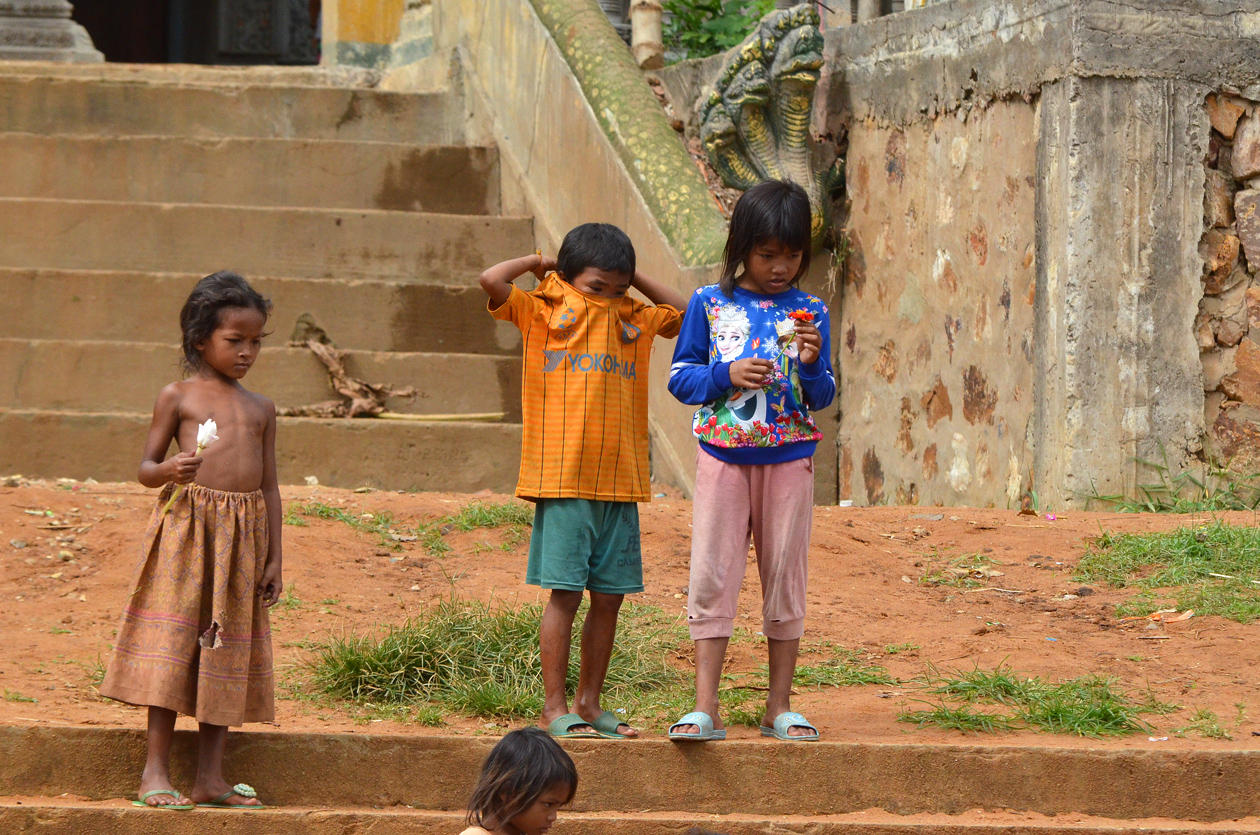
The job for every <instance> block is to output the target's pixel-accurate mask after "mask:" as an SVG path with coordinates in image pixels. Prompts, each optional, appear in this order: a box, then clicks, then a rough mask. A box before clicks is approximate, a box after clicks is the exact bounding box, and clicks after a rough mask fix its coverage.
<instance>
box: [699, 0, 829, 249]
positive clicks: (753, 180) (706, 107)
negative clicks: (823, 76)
mask: <svg viewBox="0 0 1260 835" xmlns="http://www.w3.org/2000/svg"><path fill="white" fill-rule="evenodd" d="M822 49H823V39H822V34H821V33H820V32H819V31H818V12H817V11H815V10H814V8H813V7H812V6H809V5H805V4H802V5H799V6H795V7H793V8H791V9H784V10H781V11H777V12H773V13H771V14H769V15H766V17H765V18H763V19H762V21H761V23H760V24H759V25H758V26H757V30H756V31H755V32H753V33H752V34H751V35H749V36H748V37H747V38H745V39H744V41H743V43H741V44H740V45H739V46H737V47H735V48H734V49H733V50H731V52H730V53H729V54H728V56H727V59H726V61H725V62H724V63H723V65H722V71H721V73H719V75H718V78H717V81H716V82H715V83H714V89H713V91H712V92H710V93H709V95H708V97H707V98H706V99H705V100H704V104H703V105H702V106H701V108H700V140H701V142H702V143H703V144H704V148H705V152H706V153H707V154H708V157H709V161H710V163H712V165H713V168H714V170H716V171H717V172H718V175H719V176H720V177H721V178H722V180H723V182H725V183H726V184H727V185H728V186H730V187H732V188H737V189H741V190H743V189H748V188H751V187H752V186H754V185H756V184H757V183H759V182H761V181H762V180H767V179H775V180H792V181H793V182H796V183H799V184H800V185H801V186H803V187H804V188H805V191H806V193H808V194H809V202H810V206H811V208H812V209H813V223H812V229H811V231H812V233H813V240H814V243H815V245H818V244H820V243H821V241H822V238H823V234H824V232H825V230H826V229H827V226H828V220H827V214H828V212H827V203H828V201H827V200H826V199H825V198H826V195H827V193H828V192H829V191H830V190H831V189H832V188H833V187H834V186H835V185H836V183H837V181H838V180H839V177H840V170H841V169H840V167H839V164H837V165H835V166H832V167H831V168H829V169H828V170H826V171H823V172H815V171H814V170H813V166H812V165H811V162H810V145H809V138H810V137H809V117H810V107H811V101H812V99H813V95H814V88H815V87H816V86H817V84H818V71H819V69H820V68H821V67H822V62H823V58H822Z"/></svg>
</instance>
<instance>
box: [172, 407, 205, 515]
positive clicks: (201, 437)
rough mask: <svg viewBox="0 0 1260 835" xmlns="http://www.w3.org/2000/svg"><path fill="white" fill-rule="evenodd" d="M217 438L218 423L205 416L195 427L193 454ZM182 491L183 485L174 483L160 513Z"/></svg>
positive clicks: (197, 453) (196, 453) (198, 453)
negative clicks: (195, 445) (202, 421)
mask: <svg viewBox="0 0 1260 835" xmlns="http://www.w3.org/2000/svg"><path fill="white" fill-rule="evenodd" d="M217 440H219V425H218V424H217V423H215V422H214V418H207V419H206V422H205V423H203V424H201V425H200V426H198V427H197V449H196V451H195V452H193V455H200V454H201V451H202V450H203V449H205V448H206V447H208V446H210V445H211V444H212V443H214V442H215V441H217ZM182 492H184V485H182V484H177V485H175V490H174V491H173V492H172V493H171V497H170V498H169V499H167V500H166V504H165V505H163V506H162V513H161V514H160V515H162V516H165V515H166V512H167V511H168V510H170V509H171V505H173V504H175V500H176V499H178V498H179V494H180V493H182Z"/></svg>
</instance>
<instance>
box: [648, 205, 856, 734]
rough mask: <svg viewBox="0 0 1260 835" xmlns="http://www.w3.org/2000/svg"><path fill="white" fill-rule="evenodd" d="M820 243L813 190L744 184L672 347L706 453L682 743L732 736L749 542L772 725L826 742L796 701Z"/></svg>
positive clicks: (817, 402)
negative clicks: (690, 694)
mask: <svg viewBox="0 0 1260 835" xmlns="http://www.w3.org/2000/svg"><path fill="white" fill-rule="evenodd" d="M809 247H810V208H809V198H808V197H807V196H806V195H805V191H804V190H803V189H802V188H801V187H800V186H798V185H796V184H794V183H788V182H781V181H778V180H770V181H767V182H764V183H761V184H759V185H757V186H754V187H753V188H751V189H749V190H748V191H747V192H745V193H744V195H743V196H742V197H741V198H740V200H739V202H738V203H737V204H736V205H735V211H734V213H733V214H732V216H731V229H730V234H729V236H728V237H727V241H726V254H725V263H724V265H723V270H722V277H721V280H720V282H719V283H718V284H714V285H709V286H707V287H701V288H700V289H698V290H696V292H695V295H693V296H692V297H691V301H690V303H689V304H688V306H687V313H686V315H685V316H684V318H683V325H682V331H681V332H680V333H679V335H678V343H677V346H676V347H675V349H674V361H673V365H672V366H671V368H670V376H669V390H670V392H672V393H673V395H674V396H675V397H677V398H678V399H679V400H681V401H682V402H684V403H694V404H698V405H699V406H700V408H699V409H698V410H697V411H696V413H695V418H694V419H693V421H692V430H693V431H694V432H695V435H696V437H697V438H698V439H699V441H700V450H699V453H698V455H697V461H696V491H695V501H694V518H693V525H692V528H693V529H692V543H691V580H690V585H689V592H688V599H687V623H688V627H689V629H690V632H691V638H692V640H693V641H695V643H696V709H695V710H694V711H693V712H691V713H688V714H686V715H685V716H683V717H682V718H681V719H679V720H678V721H677V722H676V723H674V724H673V725H671V726H670V728H669V738H670V739H673V740H678V741H706V740H714V739H725V738H726V730H725V727H724V725H723V724H722V721H721V717H720V716H719V715H718V682H719V680H720V679H721V676H722V661H723V659H724V658H725V656H726V646H727V643H728V642H729V640H730V637H731V632H732V629H733V623H734V618H735V614H736V605H737V603H738V600H739V587H740V584H741V583H742V581H743V578H744V566H745V564H746V562H747V555H748V544H749V540H750V539H751V540H752V542H753V543H755V545H756V550H757V566H758V573H759V574H760V577H761V591H762V619H763V626H762V632H763V633H764V634H765V636H766V639H767V643H768V644H769V656H770V658H769V668H770V688H769V693H768V695H767V698H766V712H765V716H764V718H763V719H762V722H761V733H762V735H763V736H774V737H777V738H779V739H784V740H792V741H804V740H814V739H818V730H817V729H816V728H815V727H814V726H813V725H811V724H810V723H809V721H808V720H806V718H805V717H804V716H802V715H801V714H799V713H795V712H793V711H792V708H791V704H790V693H791V690H792V676H793V674H794V673H795V671H796V657H797V651H798V649H799V645H800V639H801V635H802V633H803V631H804V623H805V582H806V552H807V550H808V548H809V530H810V522H811V520H812V517H813V507H814V463H813V455H814V447H815V446H816V445H817V443H818V441H819V440H820V439H821V438H822V432H820V431H819V429H818V426H817V424H816V423H815V422H814V419H813V417H812V416H811V414H810V412H811V411H816V410H818V409H822V408H824V407H826V406H827V405H828V404H830V403H831V401H832V399H833V398H834V397H835V394H836V381H835V377H834V375H833V374H832V371H831V361H830V355H831V340H830V336H829V328H828V317H827V306H826V305H825V304H823V302H822V300H821V299H819V298H817V297H815V296H811V295H810V294H808V293H805V292H803V291H801V290H800V289H798V288H797V286H796V284H797V282H798V281H799V280H800V278H801V276H803V275H804V274H805V272H806V270H808V268H809Z"/></svg>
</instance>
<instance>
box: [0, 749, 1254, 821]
mask: <svg viewBox="0 0 1260 835" xmlns="http://www.w3.org/2000/svg"><path fill="white" fill-rule="evenodd" d="M494 741H495V740H493V739H489V738H468V737H448V736H425V737H400V736H375V735H371V734H363V735H352V734H326V735H324V734H283V733H255V732H246V733H238V734H232V735H231V736H229V743H228V753H227V759H228V763H229V767H230V769H231V771H232V773H235V774H246V775H265V776H266V780H265V781H264V780H263V778H262V777H254V778H253V779H254V781H255V784H256V785H259V787H260V788H263V789H265V791H266V793H267V797H268V798H269V799H271V800H272V801H273V802H275V803H278V804H281V805H287V804H297V803H309V802H310V799H311V798H312V797H319V798H320V799H321V802H323V803H326V804H327V805H329V806H347V805H359V806H367V805H372V806H390V805H395V804H406V805H408V806H414V807H417V808H422V809H444V808H445V809H450V808H453V807H454V808H458V804H460V803H462V799H463V798H465V797H467V796H468V792H469V791H470V790H471V787H472V781H473V779H474V778H475V776H476V774H477V771H478V769H479V767H480V764H481V760H482V759H483V758H484V756H485V755H486V753H487V752H488V751H489V749H490V746H491V745H492V744H493V742H494ZM564 745H565V749H566V750H567V751H568V752H569V753H570V755H571V756H572V757H573V759H574V762H575V763H576V765H577V767H578V772H579V774H580V776H581V791H579V793H578V796H577V798H576V803H575V811H579V812H599V811H606V810H617V809H626V808H631V809H635V810H638V811H642V812H653V811H656V812H669V811H670V810H671V809H674V808H676V807H677V798H684V797H685V798H688V801H687V802H688V805H689V809H688V811H691V812H694V813H696V814H726V813H729V812H730V811H731V806H732V798H738V801H737V802H738V805H739V811H740V812H741V813H743V814H746V815H758V816H766V815H794V816H796V815H804V816H818V815H836V814H845V813H849V812H855V811H860V810H863V809H871V808H876V809H883V810H885V811H886V812H891V813H894V814H900V815H908V814H916V813H929V812H930V813H943V814H958V813H961V812H965V811H967V810H972V809H1003V810H1008V811H1017V812H1034V813H1039V814H1045V815H1057V814H1070V813H1080V814H1092V815H1100V816H1107V817H1109V818H1112V819H1136V818H1156V817H1158V818H1169V819H1171V821H1179V820H1184V821H1191V820H1192V821H1221V820H1237V819H1242V818H1246V817H1249V816H1254V815H1256V814H1257V813H1260V751H1245V752H1238V751H1228V752H1227V751H1215V752H1206V751H1204V752H1189V753H1187V752H1177V753H1165V752H1160V751H1152V750H1104V749H1088V748H1072V749H1068V748H1017V747H1010V746H987V747H986V746H963V745H858V744H847V743H826V742H824V743H819V744H810V745H792V746H789V745H774V744H768V743H759V742H742V741H728V742H727V743H724V744H722V745H693V746H683V745H676V744H674V743H670V742H667V741H665V740H660V739H654V740H643V741H638V742H632V743H626V742H613V741H603V740H590V741H588V740H581V741H578V740H571V741H567V742H565V743H564ZM193 752H194V735H193V734H191V733H188V732H180V733H177V734H176V745H175V758H174V765H175V768H174V771H173V776H174V778H175V781H176V783H181V782H182V783H183V784H187V781H188V777H189V775H190V770H189V769H190V767H191V766H192V764H193ZM143 761H144V735H143V733H142V732H141V731H139V730H135V731H124V730H98V729H88V728H75V727H65V728H45V727H40V728H35V727H4V728H0V785H3V786H5V787H6V789H5V790H6V791H8V792H11V793H14V794H28V795H54V794H59V793H61V792H70V793H73V794H78V795H85V796H87V797H89V798H91V799H103V798H110V797H128V796H130V795H131V793H132V792H133V790H134V787H135V786H134V784H135V775H137V774H139V772H140V769H141V767H142V765H143ZM366 774H370V775H372V779H371V780H353V779H347V775H366ZM806 788H807V789H808V790H803V789H806ZM719 789H720V790H719ZM1165 823H1171V822H1169V821H1166V822H1165ZM1171 825H1173V826H1175V824H1171ZM1242 828H1244V829H1248V828H1249V829H1250V831H1255V830H1256V828H1257V827H1255V826H1251V827H1242ZM675 831H676V830H675ZM761 831H765V830H761ZM802 831H815V830H802ZM938 831H950V830H949V829H944V830H938ZM958 831H966V828H965V827H960V828H959V829H958ZM1003 831H1019V827H1018V826H1017V827H1015V828H1013V829H1011V828H1005V829H1004V830H1003ZM1030 831H1031V830H1030Z"/></svg>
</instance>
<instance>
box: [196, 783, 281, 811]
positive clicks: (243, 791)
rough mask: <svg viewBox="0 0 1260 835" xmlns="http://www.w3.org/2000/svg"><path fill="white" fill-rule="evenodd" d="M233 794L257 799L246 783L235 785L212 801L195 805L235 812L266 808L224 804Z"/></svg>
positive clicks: (256, 795)
mask: <svg viewBox="0 0 1260 835" xmlns="http://www.w3.org/2000/svg"><path fill="white" fill-rule="evenodd" d="M234 794H235V795H237V796H239V797H258V792H256V791H254V787H253V786H251V785H248V784H247V783H237V784H236V785H235V786H233V787H232V788H230V789H228V790H227V791H225V792H224V793H223V794H221V795H219V796H218V797H216V798H215V799H214V800H207V801H206V802H205V803H198V804H197V805H198V806H199V807H201V808H203V809H232V810H234V811H237V812H253V811H254V810H256V809H266V808H267V807H266V806H263V805H258V806H253V805H250V806H244V805H242V804H240V803H224V802H223V801H225V800H227V799H228V798H229V797H231V796H232V795H234Z"/></svg>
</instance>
